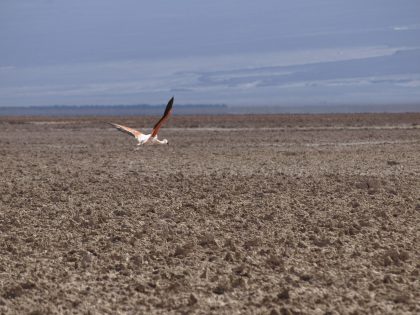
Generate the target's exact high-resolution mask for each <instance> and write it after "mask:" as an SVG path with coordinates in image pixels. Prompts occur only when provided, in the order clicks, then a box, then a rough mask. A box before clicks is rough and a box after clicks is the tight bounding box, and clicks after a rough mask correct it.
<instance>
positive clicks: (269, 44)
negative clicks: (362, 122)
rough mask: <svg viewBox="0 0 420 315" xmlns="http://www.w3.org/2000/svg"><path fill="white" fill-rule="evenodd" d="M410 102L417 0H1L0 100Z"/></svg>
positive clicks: (419, 21)
mask: <svg viewBox="0 0 420 315" xmlns="http://www.w3.org/2000/svg"><path fill="white" fill-rule="evenodd" d="M171 96H175V99H176V101H177V102H178V103H182V104H228V105H246V106H248V105H253V106H258V105H280V106H291V105H329V104H331V105H340V104H345V105H349V104H398V103H420V1H418V0H353V1H348V0H346V1H344V0H343V1H342V0H284V1H281V0H260V1H255V0H223V1H222V0H212V1H200V0H177V1H169V0H154V1H143V0H118V1H117V0H113V1H111V0H72V1H66V0H19V1H16V0H0V106H33V105H36V106H42V105H90V104H98V105H99V104H101V105H115V104H163V103H165V102H166V101H167V99H169V98H170V97H171Z"/></svg>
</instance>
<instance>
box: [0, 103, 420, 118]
mask: <svg viewBox="0 0 420 315" xmlns="http://www.w3.org/2000/svg"><path fill="white" fill-rule="evenodd" d="M164 108H165V106H164V105H54V106H25V107H0V116H136V115H160V114H162V112H163V111H164ZM383 112H386V113H401V112H420V103H418V104H397V105H347V106H346V105H306V106H302V105H297V106H227V105H224V104H209V105H177V106H176V108H175V110H174V114H175V115H235V114H288V113H290V114H304V113H308V114H320V113H383Z"/></svg>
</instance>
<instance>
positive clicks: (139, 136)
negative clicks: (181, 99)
mask: <svg viewBox="0 0 420 315" xmlns="http://www.w3.org/2000/svg"><path fill="white" fill-rule="evenodd" d="M173 103H174V98H173V97H172V98H171V99H170V100H169V102H168V105H166V109H165V112H164V113H163V116H162V117H161V118H160V119H159V121H158V122H157V123H156V125H155V126H154V127H153V130H152V133H151V134H148V135H146V134H144V133H142V132H140V131H138V130H135V129H133V128H129V127H125V126H122V125H118V124H114V123H110V124H111V125H112V126H114V127H115V128H117V129H118V130H119V131H122V132H125V133H127V134H129V135H131V136H133V137H134V138H136V140H137V141H138V143H137V145H143V144H146V143H147V144H168V143H169V142H168V140H166V139H163V140H159V139H158V138H157V134H158V132H159V129H160V127H162V125H163V123H164V122H165V121H166V120H167V119H168V117H169V115H170V114H171V111H172V104H173Z"/></svg>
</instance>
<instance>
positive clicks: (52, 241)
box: [0, 114, 420, 315]
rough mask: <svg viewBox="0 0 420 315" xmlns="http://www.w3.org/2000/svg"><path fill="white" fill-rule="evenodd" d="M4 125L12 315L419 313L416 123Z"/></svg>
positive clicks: (407, 117) (253, 118)
mask: <svg viewBox="0 0 420 315" xmlns="http://www.w3.org/2000/svg"><path fill="white" fill-rule="evenodd" d="M156 118H157V117H112V118H52V117H44V118H43V117H26V118H16V117H15V118H13V117H2V118H0V172H1V173H0V314H31V315H36V314H39V315H40V314H271V315H275V314H418V313H420V275H419V274H420V240H419V236H420V235H419V234H420V233H419V227H420V126H419V125H420V114H355V115H270V116H264V115H243V116H239V115H238V116H173V117H171V118H170V120H169V121H168V123H167V124H166V125H165V126H164V127H163V128H162V129H161V132H160V138H167V139H168V140H169V144H170V145H169V146H147V147H141V148H137V146H136V145H135V141H134V139H132V138H130V137H129V136H127V135H125V134H122V133H120V132H118V131H117V130H115V129H113V128H111V127H110V126H109V125H107V124H105V123H104V121H112V122H116V123H121V124H126V125H128V126H131V127H134V128H140V129H143V127H145V126H146V127H147V126H152V125H153V123H154V122H155V120H156Z"/></svg>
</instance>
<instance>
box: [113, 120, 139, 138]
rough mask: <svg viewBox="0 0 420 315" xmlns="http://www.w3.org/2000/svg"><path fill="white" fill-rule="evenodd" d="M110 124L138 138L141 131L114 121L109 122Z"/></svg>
mask: <svg viewBox="0 0 420 315" xmlns="http://www.w3.org/2000/svg"><path fill="white" fill-rule="evenodd" d="M110 124H111V125H112V126H114V127H115V128H117V129H118V130H119V131H122V132H125V133H126V134H129V135H130V136H133V137H134V138H138V137H139V136H140V135H141V134H142V133H141V132H140V131H138V130H136V129H133V128H130V127H126V126H123V125H118V124H114V123H110Z"/></svg>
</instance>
